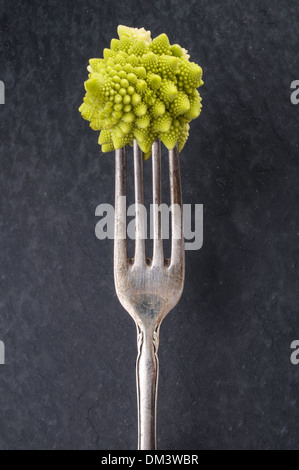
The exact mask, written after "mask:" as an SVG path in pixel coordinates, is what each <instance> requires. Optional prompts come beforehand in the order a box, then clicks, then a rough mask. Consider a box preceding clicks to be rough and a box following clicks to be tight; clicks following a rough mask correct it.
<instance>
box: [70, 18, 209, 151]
mask: <svg viewBox="0 0 299 470" xmlns="http://www.w3.org/2000/svg"><path fill="white" fill-rule="evenodd" d="M117 32H118V36H119V39H112V40H111V44H110V49H108V48H106V49H104V51H103V59H90V61H89V65H88V67H87V69H88V72H89V75H88V79H87V80H86V82H85V83H84V86H85V91H86V94H85V97H84V100H83V103H82V105H81V106H80V108H79V111H80V113H81V115H82V117H83V118H84V119H86V120H88V121H89V122H90V127H91V128H92V129H94V130H100V131H101V132H100V136H99V140H98V142H99V144H100V145H101V147H102V151H103V152H111V151H113V150H116V149H119V148H121V147H123V146H124V145H131V146H132V145H133V140H134V139H136V140H137V143H138V145H139V147H140V148H141V150H142V151H143V152H144V155H145V156H146V158H147V157H149V156H150V152H151V146H152V144H153V142H154V140H155V139H157V138H159V139H161V141H162V142H163V143H164V145H165V146H166V147H167V148H168V149H169V150H170V149H173V148H174V146H175V145H176V143H178V146H179V150H180V151H181V150H182V148H183V147H184V145H185V143H186V141H187V139H188V135H189V122H190V121H191V120H193V119H195V118H197V117H198V116H199V115H200V112H201V97H200V95H199V93H198V91H197V88H198V87H200V86H202V85H203V81H202V69H201V67H200V66H199V65H197V64H195V63H194V62H190V61H189V55H188V52H187V51H186V50H185V49H183V48H182V47H181V46H179V45H178V44H173V45H170V43H169V39H168V37H167V36H166V34H160V36H157V37H156V38H155V39H153V40H151V34H150V31H146V30H145V29H144V28H140V29H137V28H129V27H127V26H119V27H118V29H117Z"/></svg>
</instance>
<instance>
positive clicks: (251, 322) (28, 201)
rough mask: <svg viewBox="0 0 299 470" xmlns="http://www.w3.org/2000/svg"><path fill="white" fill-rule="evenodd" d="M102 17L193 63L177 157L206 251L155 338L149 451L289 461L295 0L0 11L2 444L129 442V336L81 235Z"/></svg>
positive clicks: (298, 61) (108, 248)
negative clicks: (195, 83)
mask: <svg viewBox="0 0 299 470" xmlns="http://www.w3.org/2000/svg"><path fill="white" fill-rule="evenodd" d="M118 24H125V25H128V26H135V27H142V26H144V27H145V28H146V29H150V30H151V31H152V33H153V36H156V35H158V34H160V33H162V32H165V33H167V34H168V35H169V38H170V41H171V42H172V43H180V44H181V45H182V46H185V47H186V48H187V49H189V52H190V54H191V58H192V60H194V61H195V62H198V63H200V65H201V66H202V67H203V70H204V81H205V85H204V87H203V88H202V89H201V94H202V97H203V113H202V116H201V117H200V118H199V119H198V120H196V121H195V122H193V123H192V126H191V134H190V138H189V141H188V143H187V145H186V146H185V148H184V150H183V152H182V159H181V161H182V182H183V188H184V202H185V203H191V204H195V203H197V204H199V203H202V204H204V245H203V247H202V249H201V250H199V251H195V252H191V251H188V252H187V253H186V284H185V290H184V293H183V296H182V299H181V301H180V303H179V305H178V306H177V308H176V309H175V310H174V311H173V312H172V313H171V314H170V315H169V316H168V317H167V318H166V320H165V322H164V324H163V326H162V330H161V346H160V365H161V373H160V389H159V426H158V430H159V438H158V442H159V448H160V449H182V450H183V449H188V450H192V449H193V450H196V449H197V450H198V449H299V437H298V433H299V410H298V387H299V366H297V367H296V366H294V365H292V364H291V362H290V353H291V350H290V344H291V342H292V341H293V340H295V339H298V337H299V320H298V314H299V310H298V308H299V307H298V291H299V289H298V287H299V286H298V235H299V227H298V215H299V214H298V202H299V198H298V183H299V181H298V144H299V133H298V118H299V106H298V107H296V106H294V105H292V104H291V102H290V94H291V90H290V84H291V82H292V81H293V80H296V79H299V67H298V66H299V57H298V53H299V36H298V24H299V5H298V2H297V0H288V1H285V2H280V1H278V0H271V1H270V0H269V1H268V0H264V1H258V0H253V1H251V2H250V4H249V2H241V1H240V0H239V1H233V0H230V1H228V2H223V1H220V0H216V1H213V2H211V1H210V0H201V1H199V0H189V1H188V2H187V1H183V2H179V1H177V0H160V1H159V2H141V1H133V0H131V1H123V2H116V1H115V0H103V1H95V0H85V1H79V0H71V1H66V0H64V1H63V2H61V1H56V0H53V1H50V0H43V1H42V2H40V1H30V2H28V1H8V0H5V1H3V0H2V1H0V29H1V41H0V79H1V80H3V81H4V82H5V85H6V104H5V105H1V106H0V119H1V125H0V133H1V141H0V149H1V156H0V182H1V200H0V207H1V218H0V227H1V229H0V246H1V251H0V295H1V297H0V339H1V340H2V341H4V342H5V345H6V362H7V364H6V365H5V366H0V448H1V449H134V448H136V447H135V446H136V440H137V416H136V396H135V359H136V337H135V335H136V333H135V326H134V324H133V322H132V320H131V318H130V317H129V315H128V314H127V313H126V312H125V311H124V310H123V309H122V307H121V306H120V304H119V302H118V299H117V297H116V294H115V290H114V284H113V241H112V240H105V241H99V240H97V238H96V237H95V233H94V229H95V224H96V222H97V218H96V217H95V208H96V207H97V205H98V204H100V203H102V202H108V203H113V201H114V181H113V173H114V159H113V154H105V155H103V154H101V152H100V147H99V146H98V144H97V133H95V132H93V131H92V130H91V129H90V128H89V127H88V124H87V122H85V121H83V120H82V119H81V117H80V115H79V113H78V111H77V108H78V106H79V105H80V104H81V101H82V98H83V94H84V90H83V81H84V80H85V79H86V77H87V71H86V66H87V63H88V59H89V58H90V57H100V56H101V55H102V50H103V48H104V47H106V46H108V45H109V43H110V39H111V37H115V36H116V28H117V25H118ZM164 176H165V178H166V175H164Z"/></svg>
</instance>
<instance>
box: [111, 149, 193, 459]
mask: <svg viewBox="0 0 299 470" xmlns="http://www.w3.org/2000/svg"><path fill="white" fill-rule="evenodd" d="M133 153H134V180H135V253H134V258H132V259H129V258H128V255H127V241H126V204H125V196H126V147H123V148H121V149H119V150H116V152H115V237H114V280H115V288H116V293H117V296H118V298H119V301H120V303H121V304H122V306H123V307H124V308H125V309H126V310H127V311H128V313H129V314H130V315H131V316H132V318H133V319H134V321H135V323H136V327H137V346H138V357H137V362H136V379H137V402H138V449H139V450H155V449H156V414H157V388H158V372H159V370H158V369H159V364H158V346H159V330H160V325H161V322H162V320H163V319H164V318H165V316H166V315H167V314H168V313H169V312H170V310H172V309H173V308H174V307H175V305H176V304H177V303H178V301H179V299H180V297H181V294H182V291H183V286H184V278H185V253H184V236H183V219H182V217H183V216H182V193H181V180H180V163H179V152H178V147H177V146H176V147H175V148H174V149H173V150H170V151H169V152H168V154H169V177H170V203H171V231H172V234H171V257H170V259H166V258H165V257H164V253H163V240H162V233H161V232H162V223H161V212H159V211H158V206H159V205H160V204H161V202H162V196H161V143H160V141H159V140H156V141H155V142H154V143H153V146H152V172H153V204H154V205H153V208H154V217H153V220H154V227H153V257H152V259H149V258H147V257H146V253H145V237H146V236H145V233H144V227H145V220H144V218H145V213H144V211H143V210H142V207H143V204H144V190H143V160H142V152H141V150H140V149H139V147H138V145H137V143H136V141H134V145H133ZM141 205H142V206H141Z"/></svg>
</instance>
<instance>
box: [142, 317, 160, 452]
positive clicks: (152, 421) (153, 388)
mask: <svg viewBox="0 0 299 470" xmlns="http://www.w3.org/2000/svg"><path fill="white" fill-rule="evenodd" d="M159 329H160V328H159V325H158V326H157V327H156V328H152V327H150V328H147V327H146V326H144V325H141V326H139V325H137V346H138V357H137V363H136V380H137V402H138V450H155V449H156V448H157V444H156V421H157V391H158V375H159V361H158V346H159Z"/></svg>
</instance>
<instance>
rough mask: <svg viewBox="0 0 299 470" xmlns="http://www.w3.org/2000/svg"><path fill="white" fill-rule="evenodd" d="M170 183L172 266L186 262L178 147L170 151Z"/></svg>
mask: <svg viewBox="0 0 299 470" xmlns="http://www.w3.org/2000/svg"><path fill="white" fill-rule="evenodd" d="M169 181H170V203H171V232H172V234H171V258H170V264H171V265H174V264H178V263H180V264H182V263H183V262H184V234H183V205H182V188H181V176H180V158H179V150H178V145H176V146H175V147H174V149H173V150H169Z"/></svg>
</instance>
